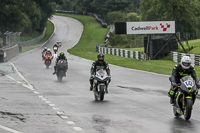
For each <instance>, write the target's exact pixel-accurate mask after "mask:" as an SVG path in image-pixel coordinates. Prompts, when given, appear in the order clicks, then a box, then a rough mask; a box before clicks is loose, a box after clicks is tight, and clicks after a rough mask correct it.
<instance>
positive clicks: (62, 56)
mask: <svg viewBox="0 0 200 133" xmlns="http://www.w3.org/2000/svg"><path fill="white" fill-rule="evenodd" d="M61 59H63V60H65V61H66V62H67V58H66V56H65V53H64V52H60V55H59V56H58V57H57V59H56V65H55V66H54V72H53V75H54V74H56V67H57V64H58V61H59V60H61ZM67 69H68V65H67V66H66V69H65V74H64V76H66V71H67Z"/></svg>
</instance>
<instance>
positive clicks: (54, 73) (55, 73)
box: [53, 66, 56, 75]
mask: <svg viewBox="0 0 200 133" xmlns="http://www.w3.org/2000/svg"><path fill="white" fill-rule="evenodd" d="M54 74H56V67H55V66H54V72H53V75H54Z"/></svg>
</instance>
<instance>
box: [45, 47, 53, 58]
mask: <svg viewBox="0 0 200 133" xmlns="http://www.w3.org/2000/svg"><path fill="white" fill-rule="evenodd" d="M47 55H50V56H52V52H51V50H50V48H48V49H47V51H46V52H45V54H44V56H47ZM52 57H53V56H52Z"/></svg>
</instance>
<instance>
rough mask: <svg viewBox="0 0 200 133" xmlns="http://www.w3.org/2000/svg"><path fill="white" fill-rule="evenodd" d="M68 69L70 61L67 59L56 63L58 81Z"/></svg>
mask: <svg viewBox="0 0 200 133" xmlns="http://www.w3.org/2000/svg"><path fill="white" fill-rule="evenodd" d="M67 69H68V63H67V61H66V60H63V59H61V60H59V61H58V63H57V65H56V75H57V78H58V81H60V82H61V81H62V78H63V77H64V76H65V75H66V71H67Z"/></svg>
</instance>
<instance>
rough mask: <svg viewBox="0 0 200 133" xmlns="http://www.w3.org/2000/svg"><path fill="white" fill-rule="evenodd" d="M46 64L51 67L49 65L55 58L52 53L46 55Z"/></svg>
mask: <svg viewBox="0 0 200 133" xmlns="http://www.w3.org/2000/svg"><path fill="white" fill-rule="evenodd" d="M44 59H45V60H44V64H45V65H46V68H49V66H50V65H51V60H52V59H53V57H52V56H51V55H45V56H44Z"/></svg>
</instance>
